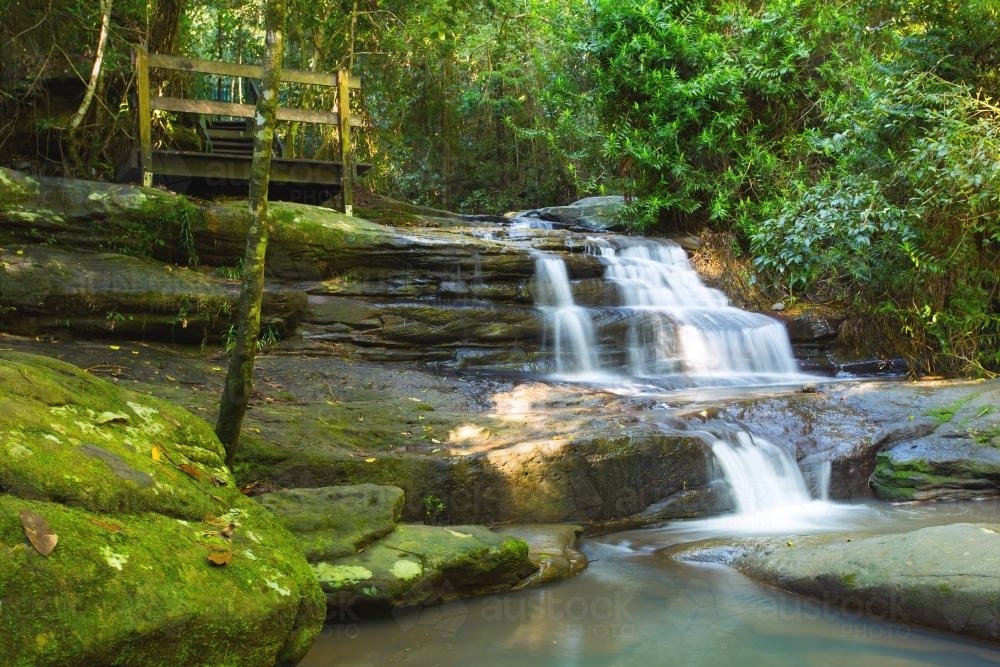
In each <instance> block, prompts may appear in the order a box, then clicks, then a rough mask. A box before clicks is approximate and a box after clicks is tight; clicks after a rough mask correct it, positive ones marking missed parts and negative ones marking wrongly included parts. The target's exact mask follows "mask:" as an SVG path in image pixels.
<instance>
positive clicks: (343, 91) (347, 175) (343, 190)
mask: <svg viewBox="0 0 1000 667" xmlns="http://www.w3.org/2000/svg"><path fill="white" fill-rule="evenodd" d="M337 113H338V116H339V123H338V127H339V132H340V170H341V171H340V196H341V201H342V202H343V205H344V209H343V210H344V214H345V215H352V214H353V212H354V192H353V187H354V165H352V164H351V75H350V72H348V71H347V70H340V71H339V72H337Z"/></svg>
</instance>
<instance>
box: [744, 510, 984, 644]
mask: <svg viewBox="0 0 1000 667" xmlns="http://www.w3.org/2000/svg"><path fill="white" fill-rule="evenodd" d="M731 564H732V565H734V566H735V567H737V568H739V569H741V570H742V571H744V572H746V573H747V574H748V575H750V576H751V577H754V578H756V579H759V580H762V581H765V582H767V583H770V584H772V585H775V586H777V587H779V588H782V589H785V590H788V591H792V592H795V593H800V594H803V595H807V596H810V597H813V598H816V599H819V600H821V601H822V602H823V603H829V604H832V605H835V606H840V607H843V608H845V609H849V610H851V611H852V613H864V614H866V615H868V616H870V617H872V618H875V619H879V620H883V621H886V622H889V623H893V624H897V625H905V624H913V625H922V626H927V627H931V628H936V629H940V630H945V631H948V632H956V633H960V634H963V635H966V636H969V637H976V638H979V639H984V640H987V641H991V642H1000V602H998V600H1000V526H998V525H997V524H952V525H947V526H935V527H930V528H923V529H920V530H916V531H912V532H908V533H902V534H895V535H880V536H874V537H873V536H864V535H861V536H858V535H845V534H837V535H823V536H812V537H796V538H794V541H793V540H792V539H785V538H782V539H773V540H763V541H759V542H756V543H754V544H753V545H752V546H749V547H745V548H744V549H743V550H742V551H741V552H740V553H739V554H738V555H736V556H735V557H733V558H732V560H731Z"/></svg>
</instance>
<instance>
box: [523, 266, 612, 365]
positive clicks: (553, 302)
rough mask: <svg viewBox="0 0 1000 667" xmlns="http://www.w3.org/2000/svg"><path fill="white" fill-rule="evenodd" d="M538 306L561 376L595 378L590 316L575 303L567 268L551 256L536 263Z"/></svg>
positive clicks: (595, 355) (595, 361)
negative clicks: (544, 317) (548, 333)
mask: <svg viewBox="0 0 1000 667" xmlns="http://www.w3.org/2000/svg"><path fill="white" fill-rule="evenodd" d="M535 280H536V294H535V304H536V305H537V306H538V307H539V308H540V309H541V310H542V311H543V312H544V313H545V316H546V321H547V323H548V326H549V327H550V330H551V332H552V341H553V343H552V346H553V352H554V355H555V363H556V371H557V372H558V373H570V372H572V373H576V374H580V375H591V374H593V373H594V372H595V371H596V370H597V367H598V361H597V348H596V346H595V345H594V326H593V323H592V322H591V320H590V315H589V314H588V313H587V310H586V309H585V308H582V307H580V306H578V305H576V303H574V301H573V292H572V289H571V288H570V282H569V275H568V274H567V272H566V264H565V263H564V262H563V261H562V260H561V259H559V258H558V257H552V256H549V255H544V256H539V257H537V258H536V259H535Z"/></svg>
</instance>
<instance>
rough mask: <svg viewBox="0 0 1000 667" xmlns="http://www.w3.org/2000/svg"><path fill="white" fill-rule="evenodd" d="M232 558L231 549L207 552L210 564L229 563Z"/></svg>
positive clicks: (221, 564) (220, 564)
mask: <svg viewBox="0 0 1000 667" xmlns="http://www.w3.org/2000/svg"><path fill="white" fill-rule="evenodd" d="M232 559H233V552H232V551H212V552H209V554H208V562H209V563H211V564H212V565H218V566H219V567H222V566H223V565H229V561H231V560H232Z"/></svg>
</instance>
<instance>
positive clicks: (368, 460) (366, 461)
mask: <svg viewBox="0 0 1000 667" xmlns="http://www.w3.org/2000/svg"><path fill="white" fill-rule="evenodd" d="M376 461H378V459H377V458H375V457H374V456H369V457H368V458H366V459H365V463H375V462H376Z"/></svg>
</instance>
